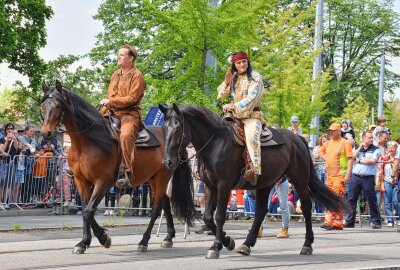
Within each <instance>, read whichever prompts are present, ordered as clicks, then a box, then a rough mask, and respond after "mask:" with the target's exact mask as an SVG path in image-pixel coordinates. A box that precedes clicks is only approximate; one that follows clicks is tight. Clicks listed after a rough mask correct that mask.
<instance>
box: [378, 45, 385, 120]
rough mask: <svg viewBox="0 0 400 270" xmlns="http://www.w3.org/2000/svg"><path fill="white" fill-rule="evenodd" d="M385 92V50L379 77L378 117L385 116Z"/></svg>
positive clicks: (383, 50)
mask: <svg viewBox="0 0 400 270" xmlns="http://www.w3.org/2000/svg"><path fill="white" fill-rule="evenodd" d="M384 90H385V49H384V48H383V49H382V55H381V71H380V75H379V100H378V117H382V116H383V94H384Z"/></svg>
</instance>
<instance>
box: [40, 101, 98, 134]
mask: <svg viewBox="0 0 400 270" xmlns="http://www.w3.org/2000/svg"><path fill="white" fill-rule="evenodd" d="M49 98H56V97H55V96H53V94H50V95H49V96H48V97H47V98H46V99H45V100H44V101H46V100H47V99H49ZM44 101H43V102H44ZM68 105H69V106H71V107H72V110H75V108H74V107H73V106H72V105H70V104H68ZM100 108H101V107H100ZM100 108H99V109H100ZM64 114H65V112H64V109H62V110H61V117H60V120H59V121H58V124H57V126H56V128H55V129H56V130H58V132H60V130H61V126H62V125H63V124H64ZM40 116H41V118H42V122H43V121H44V118H43V115H42V114H41V115H40ZM95 124H96V123H95V122H92V124H91V125H90V126H89V127H87V128H86V129H85V130H82V131H68V133H74V134H84V133H86V132H88V131H89V130H90V129H91V128H92V127H93V126H94V125H95Z"/></svg>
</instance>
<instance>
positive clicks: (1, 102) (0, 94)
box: [0, 89, 13, 123]
mask: <svg viewBox="0 0 400 270" xmlns="http://www.w3.org/2000/svg"><path fill="white" fill-rule="evenodd" d="M12 93H13V90H12V89H4V90H3V91H0V122H2V123H4V122H7V121H8V118H5V117H4V114H5V112H6V110H9V109H10V108H11V102H12Z"/></svg>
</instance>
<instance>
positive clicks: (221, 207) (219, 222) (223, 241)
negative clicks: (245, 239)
mask: <svg viewBox="0 0 400 270" xmlns="http://www.w3.org/2000/svg"><path fill="white" fill-rule="evenodd" d="M229 194H230V190H223V189H221V190H218V194H215V193H214V194H213V193H212V192H210V193H209V195H211V196H217V199H216V200H215V197H212V199H211V201H213V200H215V201H216V202H217V211H216V214H215V222H216V230H215V231H214V230H213V229H214V228H212V227H210V229H211V230H212V231H213V233H214V234H215V240H214V243H213V245H212V246H211V247H210V248H209V249H208V252H207V256H206V258H207V259H218V258H219V251H220V250H221V249H222V246H225V247H226V248H227V249H228V250H233V249H234V248H235V241H234V240H233V239H232V238H230V237H229V236H226V233H225V232H224V231H223V227H224V224H225V218H226V209H227V203H228V199H229ZM206 198H207V195H206ZM206 208H207V207H206ZM214 209H215V208H214ZM208 214H210V213H208ZM207 220H208V222H207V223H206V225H207V226H208V225H209V224H210V222H209V220H210V216H208V217H207Z"/></svg>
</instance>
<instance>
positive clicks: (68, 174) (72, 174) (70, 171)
mask: <svg viewBox="0 0 400 270" xmlns="http://www.w3.org/2000/svg"><path fill="white" fill-rule="evenodd" d="M65 174H66V175H67V176H68V177H69V178H73V177H74V172H73V171H72V170H71V169H66V170H65Z"/></svg>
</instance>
